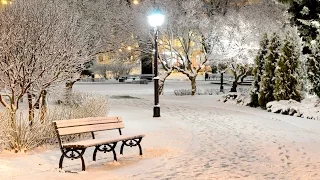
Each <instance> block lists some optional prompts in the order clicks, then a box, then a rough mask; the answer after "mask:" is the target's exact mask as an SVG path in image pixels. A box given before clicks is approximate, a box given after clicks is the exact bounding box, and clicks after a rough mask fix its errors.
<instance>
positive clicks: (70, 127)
mask: <svg viewBox="0 0 320 180" xmlns="http://www.w3.org/2000/svg"><path fill="white" fill-rule="evenodd" d="M53 125H54V127H55V130H56V133H57V137H58V143H59V145H60V150H61V153H62V155H61V157H60V161H59V168H61V169H62V164H63V159H64V158H65V157H66V158H70V159H71V160H73V159H79V158H80V159H81V163H82V171H85V163H84V158H83V154H84V152H85V150H86V149H87V148H88V147H95V149H94V151H93V161H96V155H97V152H98V151H100V152H104V153H106V152H113V159H114V160H115V161H117V155H116V152H115V147H116V145H117V143H118V142H122V144H121V147H120V154H123V148H124V146H130V147H133V146H138V147H139V153H140V155H142V149H141V145H140V142H141V140H142V138H143V137H144V135H143V134H139V135H133V136H123V135H122V132H121V129H123V128H124V123H123V121H122V118H121V117H88V118H81V119H70V120H58V121H54V122H53ZM116 129H118V131H119V134H120V136H119V135H118V136H116V137H106V138H98V139H97V138H95V134H94V133H95V132H97V131H107V130H116ZM81 133H89V134H90V133H91V136H92V139H88V140H79V141H77V142H67V143H64V142H63V137H65V136H68V135H74V134H81Z"/></svg>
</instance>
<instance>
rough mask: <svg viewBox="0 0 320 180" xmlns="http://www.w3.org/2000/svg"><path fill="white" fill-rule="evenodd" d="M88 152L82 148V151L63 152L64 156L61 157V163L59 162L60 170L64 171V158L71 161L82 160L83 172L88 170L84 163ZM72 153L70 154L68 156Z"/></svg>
mask: <svg viewBox="0 0 320 180" xmlns="http://www.w3.org/2000/svg"><path fill="white" fill-rule="evenodd" d="M85 151H86V148H81V149H73V148H68V149H65V150H62V151H61V152H62V155H61V157H60V161H59V168H60V169H62V164H63V159H64V157H66V158H69V159H71V160H73V159H79V158H80V159H81V165H82V171H85V170H86V165H85V163H84V159H83V154H84V152H85ZM68 153H70V154H68Z"/></svg>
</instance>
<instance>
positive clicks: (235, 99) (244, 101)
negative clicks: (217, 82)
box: [218, 92, 251, 106]
mask: <svg viewBox="0 0 320 180" xmlns="http://www.w3.org/2000/svg"><path fill="white" fill-rule="evenodd" d="M218 101H222V102H224V103H228V104H238V105H243V106H249V105H250V101H251V99H250V96H249V95H248V94H247V93H231V92H230V93H228V94H226V95H223V96H222V98H220V99H219V100H218Z"/></svg>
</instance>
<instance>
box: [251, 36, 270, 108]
mask: <svg viewBox="0 0 320 180" xmlns="http://www.w3.org/2000/svg"><path fill="white" fill-rule="evenodd" d="M268 47H269V39H268V35H267V34H264V36H263V38H262V40H261V42H260V49H259V52H258V55H257V57H256V58H255V60H254V68H253V75H254V81H253V89H252V90H251V94H250V96H251V102H250V106H252V107H258V106H259V93H260V83H261V80H262V75H263V70H264V65H265V61H266V55H267V52H268Z"/></svg>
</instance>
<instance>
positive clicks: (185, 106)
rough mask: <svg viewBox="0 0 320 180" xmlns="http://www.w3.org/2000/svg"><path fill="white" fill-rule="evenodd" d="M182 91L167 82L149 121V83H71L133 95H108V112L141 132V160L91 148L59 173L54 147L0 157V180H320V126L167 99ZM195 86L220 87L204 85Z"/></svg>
mask: <svg viewBox="0 0 320 180" xmlns="http://www.w3.org/2000/svg"><path fill="white" fill-rule="evenodd" d="M189 87H190V84H189V82H188V81H168V83H167V84H166V85H165V95H164V96H161V97H160V104H161V117H160V118H153V117H152V107H153V84H152V83H150V84H147V85H140V84H113V83H109V84H102V83H101V84H92V83H91V84H90V83H81V84H77V85H76V86H75V89H76V90H78V91H84V92H92V93H99V94H105V95H108V96H110V97H112V96H115V95H129V96H132V97H136V98H134V99H122V98H110V101H111V103H112V104H111V111H110V115H119V116H123V119H124V122H125V125H126V128H125V129H124V133H125V134H128V133H145V134H146V137H145V138H144V139H143V141H142V147H143V152H144V155H143V157H139V156H138V150H137V149H135V148H132V149H129V148H125V150H124V154H125V155H124V156H122V155H118V159H119V161H118V162H113V161H112V155H111V154H103V153H98V155H97V157H98V160H97V162H93V161H92V149H93V148H91V149H90V150H88V151H86V153H85V161H86V165H87V170H86V171H85V172H81V168H80V161H79V160H74V161H71V160H65V164H64V168H63V170H64V171H60V170H59V169H58V160H59V157H60V153H61V152H60V150H59V149H58V148H47V149H43V148H40V149H37V150H34V151H32V152H29V153H27V154H12V153H7V152H4V153H1V154H0V179H1V180H2V179H4V180H6V179H33V180H43V179H46V180H56V179H70V180H76V179H77V180H78V179H98V180H99V179H101V180H102V179H103V180H105V179H112V180H114V179H143V180H144V179H183V180H185V179H186V180H189V179H190V180H193V179H201V180H202V179H210V180H211V179H306V180H309V179H320V178H319V174H320V159H319V155H320V121H315V120H308V119H302V118H297V117H290V116H283V115H279V114H273V113H268V112H266V111H263V110H260V109H254V108H250V107H245V106H237V105H232V104H225V103H222V102H218V101H217V100H218V98H219V97H218V96H195V97H191V96H174V95H173V91H174V90H175V89H189ZM198 87H199V88H202V89H211V88H212V89H215V88H219V86H218V85H212V84H210V82H204V81H199V83H198ZM115 133H117V131H115ZM99 135H100V136H103V135H104V133H100V134H99ZM118 150H119V148H118ZM118 152H119V151H118Z"/></svg>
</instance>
